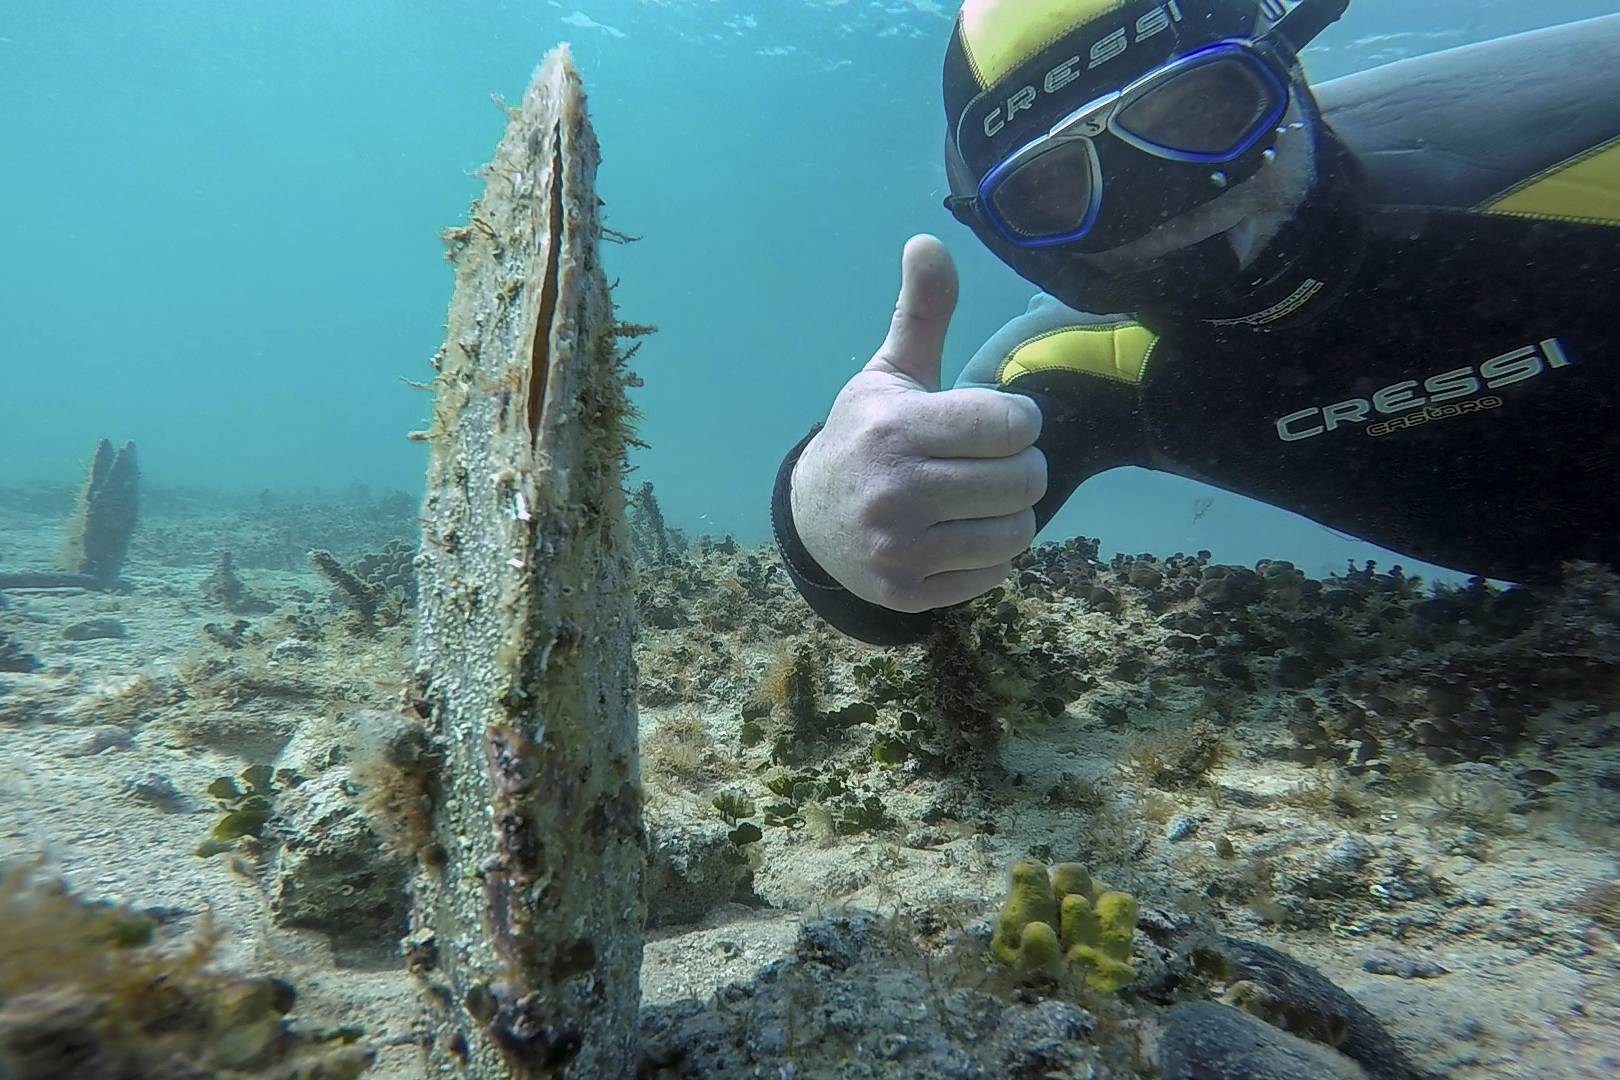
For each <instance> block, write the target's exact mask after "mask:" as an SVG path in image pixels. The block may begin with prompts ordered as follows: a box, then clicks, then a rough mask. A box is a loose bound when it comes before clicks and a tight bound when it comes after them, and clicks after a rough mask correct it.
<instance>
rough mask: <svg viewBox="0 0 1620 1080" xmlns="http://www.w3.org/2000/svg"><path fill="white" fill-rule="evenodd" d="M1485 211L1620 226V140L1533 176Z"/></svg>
mask: <svg viewBox="0 0 1620 1080" xmlns="http://www.w3.org/2000/svg"><path fill="white" fill-rule="evenodd" d="M1485 209H1486V211H1487V212H1489V213H1492V214H1511V215H1513V216H1515V217H1530V218H1541V219H1545V220H1552V221H1574V222H1581V223H1584V224H1589V225H1620V138H1617V139H1611V140H1610V141H1608V142H1606V143H1603V144H1602V145H1601V146H1597V147H1595V148H1593V149H1591V150H1588V151H1587V152H1586V153H1584V154H1581V155H1579V156H1578V157H1573V158H1570V159H1569V160H1568V161H1564V162H1560V163H1559V164H1557V165H1555V166H1553V167H1552V168H1551V169H1548V170H1547V171H1545V172H1543V173H1540V174H1538V175H1536V176H1533V177H1531V178H1530V179H1529V180H1527V181H1525V182H1524V183H1522V184H1520V185H1519V186H1518V187H1516V188H1514V189H1513V190H1511V191H1509V192H1508V193H1507V194H1506V195H1503V196H1501V197H1500V198H1498V199H1496V200H1495V201H1494V202H1491V203H1488V204H1487V205H1486V207H1485Z"/></svg>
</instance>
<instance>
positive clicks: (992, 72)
mask: <svg viewBox="0 0 1620 1080" xmlns="http://www.w3.org/2000/svg"><path fill="white" fill-rule="evenodd" d="M1125 4H1126V0H967V2H966V3H965V4H963V5H962V14H961V20H962V44H963V46H964V47H965V49H966V51H967V56H968V60H969V62H970V63H971V64H972V65H973V71H974V73H975V74H976V75H977V76H978V78H979V85H980V86H992V85H994V84H995V83H996V82H997V80H999V79H1001V78H1002V77H1003V76H1005V75H1006V74H1007V73H1008V72H1009V71H1011V70H1012V69H1013V68H1015V67H1017V66H1018V65H1019V64H1022V63H1023V62H1024V61H1025V60H1028V59H1029V58H1030V57H1032V56H1034V55H1035V54H1036V53H1038V52H1040V51H1041V50H1042V49H1044V48H1046V47H1047V46H1048V45H1050V44H1052V43H1053V42H1055V41H1057V40H1058V39H1059V38H1061V37H1064V36H1065V35H1067V34H1069V33H1070V32H1072V31H1074V30H1078V29H1079V28H1080V27H1082V26H1085V25H1086V24H1087V23H1089V22H1092V21H1093V20H1095V19H1097V18H1100V17H1101V16H1103V15H1106V14H1108V13H1109V12H1111V11H1117V10H1118V9H1120V8H1122V7H1124V6H1125Z"/></svg>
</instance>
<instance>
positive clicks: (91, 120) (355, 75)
mask: <svg viewBox="0 0 1620 1080" xmlns="http://www.w3.org/2000/svg"><path fill="white" fill-rule="evenodd" d="M1612 8H1613V2H1612V0H1544V2H1542V3H1539V4H1535V5H1526V4H1522V3H1518V2H1505V0H1504V2H1492V0H1444V2H1433V3H1423V4H1413V3H1409V2H1398V0H1357V2H1356V3H1355V4H1354V5H1353V9H1352V12H1351V14H1350V16H1349V17H1347V18H1346V20H1345V21H1344V22H1343V23H1342V24H1341V25H1339V26H1337V27H1335V28H1333V29H1332V30H1331V31H1329V33H1328V34H1326V35H1324V37H1323V39H1322V40H1321V42H1320V44H1319V46H1318V47H1317V48H1315V49H1313V53H1312V54H1311V55H1310V56H1309V57H1308V60H1309V63H1310V66H1311V69H1312V71H1313V73H1314V74H1315V75H1316V76H1317V77H1319V78H1320V77H1327V76H1331V75H1334V74H1340V73H1343V72H1346V71H1350V70H1355V69H1356V68H1358V67H1362V66H1367V65H1369V64H1373V63H1377V62H1382V61H1384V60H1389V59H1394V58H1396V57H1398V56H1403V55H1411V54H1413V53H1417V52H1423V51H1428V50H1431V49H1436V48H1444V47H1449V46H1452V45H1457V44H1461V43H1463V42H1464V41H1468V40H1475V39H1479V38H1484V37H1490V36H1494V35H1496V34H1499V33H1503V32H1508V31H1514V30H1521V29H1526V28H1529V27H1532V26H1537V25H1545V24H1549V23H1555V22H1560V21H1564V20H1567V19H1572V18H1577V17H1584V16H1589V15H1595V14H1600V13H1603V12H1606V11H1609V10H1612ZM953 14H954V5H951V4H942V3H932V2H929V0H881V2H875V3H869V2H865V0H804V2H797V3H790V2H788V0H771V2H769V3H765V4H759V3H744V2H738V0H723V2H709V0H639V2H638V0H603V2H598V3H573V2H567V0H565V2H562V3H546V2H529V3H513V2H499V3H476V4H473V3H449V2H446V0H412V2H409V3H406V2H403V0H401V2H393V3H389V2H383V0H345V2H342V3H335V4H334V3H330V2H326V3H315V2H298V3H278V4H265V3H262V2H261V3H246V2H241V0H206V2H205V0H142V2H132V0H95V2H86V3H73V4H69V3H65V2H62V0H57V2H51V3H21V2H17V0H0V166H3V167H0V206H3V207H5V211H4V213H3V214H0V240H3V244H4V252H5V254H6V258H5V260H4V262H3V264H0V376H3V379H0V409H3V414H0V415H3V421H0V485H4V484H12V483H23V482H32V481H47V482H62V483H69V482H72V481H73V480H74V479H76V478H77V477H78V476H79V475H80V474H81V469H82V461H83V459H84V457H85V455H86V454H87V452H88V450H89V449H90V447H91V446H92V445H93V444H94V441H95V440H96V439H98V438H100V437H102V436H106V437H109V438H113V439H115V440H120V441H122V440H124V439H133V440H135V441H136V442H137V443H139V444H140V447H141V453H142V460H143V466H144V468H145V470H146V472H147V475H148V476H149V477H150V479H151V480H152V482H153V483H155V484H160V485H171V486H185V487H203V488H215V489H224V490H228V491H233V492H240V491H247V492H256V491H259V490H261V489H266V488H268V489H271V490H301V489H309V488H316V487H319V488H325V489H329V490H341V489H343V488H345V487H347V486H348V485H350V484H352V483H355V482H360V483H364V484H367V485H369V486H370V487H371V488H372V489H373V490H374V491H375V490H385V489H391V488H399V489H406V490H412V491H414V490H415V489H416V487H417V485H418V484H419V482H420V477H421V475H422V471H423V466H424V459H423V453H422V450H421V448H420V446H418V445H416V444H412V443H408V442H407V441H406V440H405V439H404V433H405V432H406V431H407V430H410V429H412V428H416V427H419V426H421V425H422V419H423V416H424V413H425V408H426V402H425V397H424V395H422V394H421V393H420V392H419V391H415V390H412V389H410V388H409V387H408V386H406V385H405V384H404V383H403V382H402V381H401V379H402V378H423V377H425V375H426V374H427V360H428V357H429V356H430V355H431V354H432V353H433V351H434V349H435V348H436V347H437V346H438V343H439V340H440V337H441V332H442V320H443V316H444V312H445V308H446V304H447V302H448V299H449V295H450V289H451V274H450V271H449V268H448V265H447V264H446V263H444V262H443V261H442V259H441V257H440V252H441V247H440V244H439V241H438V239H437V233H438V230H439V229H440V228H442V227H444V226H446V225H449V224H452V223H455V222H457V221H459V220H461V219H462V217H463V215H464V211H465V207H466V205H467V203H468V202H469V201H470V200H471V199H472V198H474V197H475V196H476V194H477V192H478V190H479V183H478V180H477V178H476V169H477V167H478V166H479V165H480V164H481V163H482V162H483V161H484V160H485V159H486V157H487V156H488V155H489V153H490V152H491V150H492V148H493V147H494V145H495V143H496V141H497V139H498V138H499V136H500V133H501V130H502V127H503V124H504V122H505V117H504V115H503V114H502V113H501V112H500V111H499V110H498V109H497V108H495V107H494V106H493V105H492V104H491V103H490V100H489V97H490V95H491V94H499V95H502V96H504V97H507V98H513V99H515V98H516V97H518V96H519V95H520V94H521V92H522V89H523V87H524V86H525V84H526V82H527V80H528V77H529V74H530V72H531V71H532V70H533V68H534V66H535V65H536V64H537V63H538V61H539V59H540V57H541V56H542V55H543V54H544V53H545V51H546V50H547V49H549V48H550V47H551V46H552V45H554V44H556V43H557V42H559V41H564V40H566V41H570V42H572V43H573V45H574V48H575V51H576V54H577V57H578V61H579V66H580V68H581V69H582V71H583V73H584V75H585V78H586V81H587V85H588V87H589V88H590V89H591V91H592V106H593V110H594V119H595V123H596V126H597V129H598V132H599V134H600V136H601V139H602V142H603V145H604V155H603V157H604V161H603V168H602V172H601V176H600V184H599V186H600V190H601V193H602V195H603V197H604V199H605V200H606V202H607V214H608V217H607V220H608V223H609V224H610V225H611V226H612V227H614V228H616V229H619V230H622V231H624V232H626V233H630V234H634V235H637V236H641V237H643V239H642V240H641V242H639V243H637V244H634V245H632V246H629V247H625V248H613V249H611V250H610V251H609V258H610V260H611V262H610V274H614V275H621V276H622V279H623V286H622V288H621V289H620V291H619V293H618V296H619V299H620V303H621V305H622V312H623V315H624V316H625V317H626V318H629V319H632V320H635V321H641V322H651V323H656V324H658V325H659V326H660V327H661V328H662V331H663V332H662V333H661V334H660V335H659V336H658V337H656V338H655V339H653V340H652V342H651V343H650V344H649V345H648V346H647V347H646V348H645V349H644V350H643V353H642V357H641V364H640V368H641V371H642V374H643V375H644V377H645V379H646V387H645V388H644V389H643V390H642V391H641V392H640V397H639V402H640V405H641V407H642V409H643V410H644V412H645V422H644V426H643V436H644V438H645V439H646V440H647V441H648V442H649V443H650V444H651V446H652V449H651V450H650V451H649V452H645V453H643V454H642V455H640V457H639V459H638V464H639V466H640V470H641V472H640V475H641V477H642V478H645V479H650V480H652V481H653V482H654V484H655V485H656V487H657V490H658V492H659V494H660V496H661V498H662V500H663V502H664V506H665V510H666V513H667V515H668V517H669V519H670V521H671V522H672V523H673V524H677V525H681V526H683V527H686V528H688V529H692V530H701V531H709V532H716V533H718V532H722V531H731V532H734V533H735V534H737V535H738V536H739V537H740V538H742V539H745V540H762V539H763V538H764V537H765V535H766V532H767V525H766V500H767V494H768V488H769V483H770V479H771V476H772V473H773V471H774V469H775V466H776V463H777V461H779V460H780V457H781V454H782V452H783V451H784V450H785V448H786V447H787V446H788V445H789V444H790V443H791V442H793V441H794V440H795V439H796V438H797V437H798V436H799V434H801V433H802V432H803V431H804V430H805V429H806V428H807V427H808V426H809V425H810V424H811V423H812V422H814V421H815V420H817V419H819V418H820V416H821V415H823V413H824V412H825V409H826V407H827V405H828V404H829V403H830V401H831V399H832V397H833V395H834V394H835V393H836V391H837V389H838V388H839V386H840V385H841V384H842V383H843V381H844V380H845V379H846V378H847V377H848V376H849V375H850V374H851V373H852V372H853V371H854V370H855V369H856V368H857V367H858V366H859V364H860V363H861V362H862V361H864V360H865V358H866V357H867V356H868V355H869V354H870V352H871V350H872V349H873V348H874V347H875V346H876V345H877V343H878V342H879V341H880V340H881V338H882V335H883V332H884V329H885V326H886V324H887V318H888V313H889V309H890V307H891V305H892V304H893V299H894V288H895V285H896V281H897V260H898V253H899V248H900V245H901V243H902V242H903V241H904V240H905V238H906V237H907V236H909V235H911V234H912V233H915V232H919V231H931V232H936V233H938V234H939V235H941V236H942V237H944V238H945V239H946V240H947V242H948V243H950V244H951V246H952V248H953V250H954V252H955V253H956V256H957V259H958V262H959V265H960V267H961V272H962V277H963V302H962V305H961V308H960V309H959V312H958V315H957V319H956V321H955V324H954V328H953V333H952V338H951V341H950V348H949V352H948V355H947V360H946V363H947V367H948V368H950V367H952V366H953V365H955V366H959V365H960V364H961V363H962V362H963V361H965V360H966V358H967V357H968V356H969V355H970V354H971V353H972V351H973V349H974V348H975V347H976V346H977V344H978V343H979V342H980V341H981V340H982V339H983V338H984V337H985V336H986V335H988V334H989V333H990V332H991V331H992V330H994V329H995V327H996V326H998V325H999V324H1000V323H1001V322H1002V321H1003V320H1005V319H1006V318H1008V317H1010V316H1011V315H1013V314H1016V313H1017V312H1018V311H1020V310H1022V307H1023V304H1024V303H1025V301H1026V299H1027V296H1028V293H1029V288H1028V286H1026V285H1025V284H1024V283H1022V282H1021V281H1019V280H1018V279H1017V278H1015V277H1014V276H1013V275H1012V274H1011V272H1010V271H1008V270H1006V269H1005V268H1003V267H1002V266H1001V265H1000V264H999V263H997V262H995V261H994V260H993V259H991V258H990V257H989V256H988V255H987V254H985V253H983V252H981V251H978V250H976V248H975V245H974V243H973V241H972V238H971V236H969V235H968V234H967V232H966V230H964V229H962V228H961V227H959V226H958V225H956V224H955V223H954V222H953V221H951V220H950V218H949V217H948V215H946V214H945V213H944V211H943V210H942V209H941V208H940V206H939V199H940V196H941V193H942V192H941V189H942V185H943V170H942V168H941V165H940V153H939V147H940V141H941V136H942V116H941V110H940V106H939V101H938V72H939V62H940V57H941V55H942V52H943V49H944V44H945V40H946V37H947V35H948V33H949V28H950V19H951V17H952V16H953ZM1204 494H1205V492H1204V490H1203V489H1200V488H1198V487H1197V486H1196V485H1192V484H1190V483H1187V482H1184V481H1179V480H1174V479H1170V478H1165V477H1155V476H1151V475H1149V474H1145V473H1141V472H1136V471H1129V472H1121V473H1115V474H1111V475H1108V476H1104V477H1100V478H1098V479H1097V480H1096V481H1094V482H1092V483H1091V484H1089V485H1087V487H1086V488H1085V489H1083V490H1082V492H1081V493H1080V494H1079V495H1078V496H1077V497H1076V498H1075V499H1074V500H1073V501H1072V502H1071V504H1070V506H1069V507H1068V508H1067V509H1066V510H1065V511H1064V513H1063V514H1062V515H1060V517H1059V518H1058V520H1057V521H1056V522H1055V523H1054V525H1053V526H1052V528H1051V530H1050V535H1063V534H1065V533H1068V532H1074V531H1080V532H1086V533H1090V534H1099V535H1101V536H1103V538H1104V541H1105V547H1106V548H1108V549H1112V548H1123V549H1126V550H1157V551H1161V552H1167V551H1171V550H1175V549H1178V548H1199V547H1207V548H1211V549H1213V550H1214V551H1215V552H1216V555H1217V557H1218V558H1221V559H1225V560H1229V561H1238V562H1247V561H1252V560H1254V559H1256V558H1259V557H1261V556H1273V557H1289V558H1293V559H1295V560H1296V561H1298V562H1299V563H1300V564H1301V565H1302V566H1303V567H1305V568H1306V569H1308V570H1310V571H1312V572H1318V571H1320V570H1321V569H1324V568H1326V567H1327V566H1330V565H1333V566H1337V565H1339V564H1341V563H1342V560H1343V558H1345V557H1346V556H1348V555H1352V554H1355V555H1363V554H1367V553H1369V552H1370V550H1371V549H1367V548H1366V547H1365V546H1363V545H1357V544H1354V543H1351V542H1348V541H1346V540H1343V539H1340V538H1338V537H1335V536H1332V535H1330V534H1328V533H1326V532H1325V531H1324V530H1322V529H1321V528H1319V527H1318V526H1316V525H1313V524H1311V523H1309V522H1304V521H1301V520H1299V519H1294V518H1290V517H1287V516H1286V515H1282V514H1280V513H1278V512H1275V511H1269V510H1265V509H1263V508H1257V507H1254V506H1252V505H1250V504H1245V503H1244V502H1243V501H1242V500H1240V499H1238V498H1237V497H1235V496H1231V495H1227V494H1223V493H1217V494H1216V495H1215V501H1214V503H1213V505H1212V506H1211V507H1210V508H1209V509H1208V512H1207V513H1205V514H1204V515H1203V516H1202V517H1201V518H1200V519H1199V520H1198V521H1197V522H1196V523H1195V522H1194V521H1193V517H1194V503H1195V500H1197V499H1198V498H1199V497H1200V496H1202V495H1204Z"/></svg>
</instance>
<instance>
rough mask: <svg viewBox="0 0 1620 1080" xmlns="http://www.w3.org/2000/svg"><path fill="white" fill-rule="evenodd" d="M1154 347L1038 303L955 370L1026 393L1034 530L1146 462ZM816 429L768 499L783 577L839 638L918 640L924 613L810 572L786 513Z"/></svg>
mask: <svg viewBox="0 0 1620 1080" xmlns="http://www.w3.org/2000/svg"><path fill="white" fill-rule="evenodd" d="M1155 344H1156V339H1154V338H1153V335H1152V334H1150V333H1148V331H1146V330H1144V329H1143V328H1142V327H1140V326H1139V325H1137V324H1136V323H1134V322H1132V321H1130V320H1128V319H1113V318H1099V317H1097V316H1093V315H1086V314H1084V313H1082V312H1078V311H1075V310H1073V309H1071V308H1067V307H1064V306H1063V305H1061V304H1059V303H1058V302H1057V301H1055V300H1053V299H1052V298H1050V297H1047V296H1044V295H1042V296H1037V297H1036V298H1035V300H1034V302H1033V303H1031V304H1030V307H1029V310H1028V311H1026V312H1025V313H1024V314H1023V315H1021V316H1019V317H1018V318H1016V319H1014V320H1012V321H1011V322H1009V323H1008V324H1007V325H1005V326H1004V327H1002V328H1001V329H1000V330H999V331H997V332H996V334H994V335H993V336H992V337H991V338H990V340H989V341H987V342H985V343H984V345H983V346H982V347H981V348H980V349H979V351H978V352H977V353H975V354H974V356H973V359H971V360H970V361H968V364H967V366H966V367H965V368H963V370H962V374H961V376H960V377H959V378H958V379H957V381H956V385H957V387H972V386H978V387H985V388H988V389H995V390H1003V391H1008V392H1012V393H1020V394H1025V395H1026V396H1028V397H1029V398H1030V399H1031V400H1032V401H1034V402H1035V404H1036V405H1037V406H1039V407H1040V410H1041V436H1040V439H1039V440H1038V441H1037V442H1036V446H1037V447H1039V448H1040V449H1041V451H1042V452H1043V453H1044V454H1045V455H1046V461H1047V490H1046V495H1045V496H1044V497H1043V498H1042V499H1041V501H1040V502H1039V503H1038V504H1036V507H1035V517H1036V522H1037V524H1038V525H1040V526H1044V525H1045V524H1046V523H1047V522H1048V521H1050V520H1051V519H1052V515H1054V514H1056V513H1057V511H1058V509H1059V508H1060V507H1061V506H1062V505H1063V504H1064V503H1065V502H1066V501H1067V500H1068V498H1069V496H1070V495H1072V494H1073V493H1074V490H1075V489H1076V488H1077V487H1079V486H1080V484H1081V483H1082V482H1083V481H1085V480H1086V479H1087V478H1088V477H1091V476H1094V475H1095V474H1097V473H1099V472H1102V471H1103V470H1104V469H1109V468H1113V467H1115V466H1117V465H1128V464H1146V463H1147V462H1148V459H1149V455H1148V451H1147V441H1146V438H1145V436H1144V434H1143V428H1142V423H1141V419H1140V413H1139V409H1138V398H1139V394H1138V384H1139V383H1140V381H1141V377H1142V374H1143V372H1144V371H1145V368H1146V364H1147V362H1148V360H1149V359H1150V358H1151V352H1152V349H1153V347H1154V346H1155ZM819 430H820V427H819V425H818V426H817V427H816V428H814V429H812V430H811V432H810V434H808V435H806V436H805V437H804V438H803V439H802V440H800V441H799V443H798V445H796V446H795V447H794V448H793V449H792V450H791V451H790V452H789V453H788V456H787V458H786V460H784V461H783V462H782V466H781V468H780V469H778V470H777V475H776V486H775V489H774V491H773V493H772V498H771V526H772V531H773V532H774V534H775V537H776V543H777V547H778V549H779V550H780V551H781V553H782V560H783V562H784V563H785V564H786V566H787V569H788V574H789V576H791V577H792V579H793V583H794V585H795V586H797V587H798V590H799V592H800V594H802V595H803V596H804V598H805V600H806V601H807V602H808V603H809V605H810V607H811V608H812V609H814V610H815V612H816V613H817V614H818V615H820V616H821V617H822V618H824V619H826V620H827V622H829V623H831V624H832V625H833V626H834V627H835V628H836V629H838V630H840V631H842V632H843V633H845V634H848V635H849V636H851V637H854V638H857V639H859V640H861V641H865V642H868V643H870V644H873V645H901V644H908V643H911V642H916V641H919V640H921V639H922V638H923V637H925V636H927V633H928V631H929V628H930V627H931V625H932V621H933V620H932V615H931V613H930V612H921V613H917V614H909V613H905V612H898V611H891V610H889V609H887V608H884V607H880V606H878V605H876V604H869V603H867V602H866V601H864V600H861V599H860V598H859V597H857V596H855V595H854V594H853V593H851V592H849V590H847V589H845V588H843V586H841V585H839V584H838V582H837V581H835V580H834V579H833V577H832V575H830V574H828V573H827V572H826V571H825V570H823V569H822V568H821V567H820V566H819V565H817V563H816V561H815V560H814V559H812V558H811V557H810V553H809V552H808V551H806V550H805V547H804V543H803V541H802V540H800V538H799V533H798V530H797V528H795V526H794V522H793V514H792V512H791V507H792V478H793V466H794V465H795V464H796V463H797V462H798V460H799V455H800V454H801V453H802V452H803V451H804V448H805V447H806V446H808V445H809V443H810V440H811V439H812V438H814V437H815V434H816V432H817V431H819Z"/></svg>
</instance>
